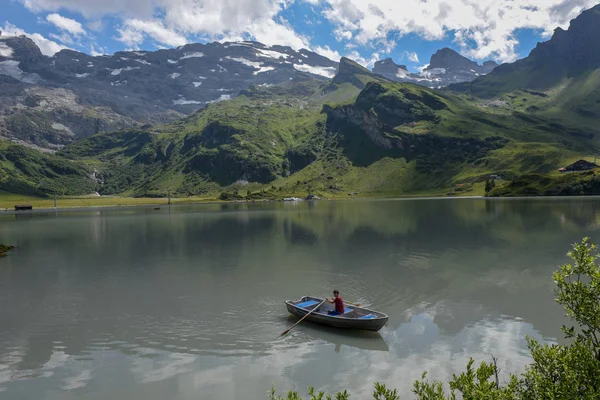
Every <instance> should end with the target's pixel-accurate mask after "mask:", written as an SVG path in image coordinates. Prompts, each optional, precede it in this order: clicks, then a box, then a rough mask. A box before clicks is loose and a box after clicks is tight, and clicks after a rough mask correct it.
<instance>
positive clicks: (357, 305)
mask: <svg viewBox="0 0 600 400" xmlns="http://www.w3.org/2000/svg"><path fill="white" fill-rule="evenodd" d="M344 303H346V304H350V305H351V306H355V307H360V304H356V303H350V302H349V301H346V300H344Z"/></svg>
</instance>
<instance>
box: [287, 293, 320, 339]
mask: <svg viewBox="0 0 600 400" xmlns="http://www.w3.org/2000/svg"><path fill="white" fill-rule="evenodd" d="M323 303H325V300H323V301H322V302H320V303H319V305H318V306H316V307H315V308H313V309H312V310H310V311H309V312H308V314H306V315H305V316H304V317H302V318H301V319H300V321H298V322H296V323H295V324H294V325H292V327H291V328H290V329H288V330H286V331H283V333H282V334H281V336H284V335H287V334H288V332H289V331H291V330H292V329H294V327H295V326H296V325H298V324H299V323H300V322H302V321H303V320H304V318H306V317H308V316H309V315H310V314H312V313H313V311H315V310H316V309H318V308H319V307H321V305H323Z"/></svg>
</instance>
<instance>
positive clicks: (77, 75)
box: [75, 72, 90, 78]
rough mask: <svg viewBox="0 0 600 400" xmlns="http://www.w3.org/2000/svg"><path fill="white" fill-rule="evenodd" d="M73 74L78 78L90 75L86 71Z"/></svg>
mask: <svg viewBox="0 0 600 400" xmlns="http://www.w3.org/2000/svg"><path fill="white" fill-rule="evenodd" d="M75 76H76V77H78V78H87V77H88V76H90V74H89V73H88V72H86V73H85V74H75Z"/></svg>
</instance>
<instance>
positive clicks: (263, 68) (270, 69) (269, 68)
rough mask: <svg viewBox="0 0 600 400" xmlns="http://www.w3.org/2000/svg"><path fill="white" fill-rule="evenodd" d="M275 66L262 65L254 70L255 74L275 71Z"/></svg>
mask: <svg viewBox="0 0 600 400" xmlns="http://www.w3.org/2000/svg"><path fill="white" fill-rule="evenodd" d="M274 69H275V67H261V69H259V70H258V71H254V75H258V74H262V73H263V72H269V71H273V70H274Z"/></svg>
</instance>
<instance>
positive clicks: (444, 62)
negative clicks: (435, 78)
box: [426, 47, 479, 70]
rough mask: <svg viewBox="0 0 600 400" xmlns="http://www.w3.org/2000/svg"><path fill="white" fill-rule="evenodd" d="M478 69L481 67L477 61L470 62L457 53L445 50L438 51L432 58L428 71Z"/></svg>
mask: <svg viewBox="0 0 600 400" xmlns="http://www.w3.org/2000/svg"><path fill="white" fill-rule="evenodd" d="M456 67H458V68H473V69H474V68H478V67H479V66H478V65H477V63H476V62H475V61H472V60H469V59H468V58H467V57H463V56H461V55H460V54H458V53H457V52H456V51H454V50H452V49H449V48H447V47H446V48H443V49H441V50H438V51H437V52H436V53H435V54H434V55H432V56H431V60H430V61H429V66H428V67H427V68H426V69H427V70H432V69H436V68H456Z"/></svg>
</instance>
